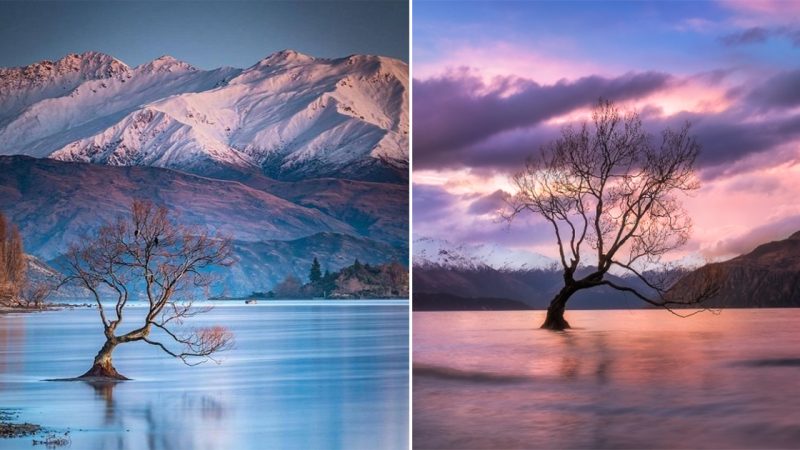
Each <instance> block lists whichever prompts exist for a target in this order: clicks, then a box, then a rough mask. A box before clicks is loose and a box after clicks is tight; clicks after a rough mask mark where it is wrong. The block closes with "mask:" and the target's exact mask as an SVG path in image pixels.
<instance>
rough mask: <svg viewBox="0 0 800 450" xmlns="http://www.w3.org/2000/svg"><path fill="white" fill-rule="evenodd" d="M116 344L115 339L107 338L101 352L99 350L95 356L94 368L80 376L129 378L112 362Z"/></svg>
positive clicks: (112, 378)
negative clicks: (118, 370)
mask: <svg viewBox="0 0 800 450" xmlns="http://www.w3.org/2000/svg"><path fill="white" fill-rule="evenodd" d="M116 346H117V342H116V341H115V340H113V339H108V340H106V343H105V344H103V347H102V348H101V349H100V351H99V352H97V356H95V357H94V364H92V368H91V369H89V370H88V371H87V372H86V373H85V374H83V375H81V376H79V377H78V378H108V379H110V380H128V379H129V378H127V377H125V376H124V375H121V374H120V373H119V372H117V369H115V368H114V365H113V364H112V363H111V353H112V352H113V351H114V348H115V347H116Z"/></svg>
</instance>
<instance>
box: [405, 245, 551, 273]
mask: <svg viewBox="0 0 800 450" xmlns="http://www.w3.org/2000/svg"><path fill="white" fill-rule="evenodd" d="M555 262H556V261H555V260H554V259H552V258H548V257H547V256H544V255H541V254H539V253H535V252H531V251H526V250H518V249H510V248H507V247H503V246H500V245H497V244H453V243H451V242H449V241H447V240H444V239H433V238H419V239H416V240H414V265H419V266H426V265H428V266H430V265H433V266H440V267H452V268H456V269H477V268H481V267H490V268H492V269H496V270H512V271H513V270H527V269H545V268H549V267H551V266H552V264H553V263H555Z"/></svg>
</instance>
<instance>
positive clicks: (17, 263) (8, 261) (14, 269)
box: [0, 213, 27, 306]
mask: <svg viewBox="0 0 800 450" xmlns="http://www.w3.org/2000/svg"><path fill="white" fill-rule="evenodd" d="M26 269H27V264H26V261H25V252H24V250H23V248H22V237H21V236H20V234H19V230H18V229H17V227H16V226H14V225H13V224H10V223H9V222H8V221H7V220H6V217H5V216H4V215H3V214H2V213H0V304H2V305H6V306H12V305H14V306H16V305H18V304H19V303H20V302H21V299H20V294H21V293H22V289H23V288H24V286H25V284H26Z"/></svg>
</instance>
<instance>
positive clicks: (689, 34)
mask: <svg viewBox="0 0 800 450" xmlns="http://www.w3.org/2000/svg"><path fill="white" fill-rule="evenodd" d="M456 5H457V7H456ZM413 13H414V17H413V25H414V30H413V38H414V41H413V43H414V48H413V55H414V60H413V63H414V66H413V71H414V91H413V95H414V98H413V100H414V103H413V107H414V110H413V117H414V119H413V120H414V128H413V130H414V136H413V154H414V156H413V157H414V202H413V203H414V234H415V238H420V237H433V238H442V239H448V240H450V241H453V242H457V243H474V244H478V243H501V244H503V245H506V246H508V247H513V248H520V249H528V250H533V251H537V252H540V253H543V254H546V255H549V256H553V254H554V250H555V247H554V245H553V243H552V237H551V235H550V233H548V232H546V231H544V228H542V227H541V226H540V223H539V222H538V221H537V219H536V218H534V217H529V218H526V219H525V221H523V222H521V223H516V224H515V225H513V226H512V227H511V228H510V229H509V228H508V227H507V226H504V225H503V224H501V223H499V222H498V220H497V215H496V213H495V211H496V210H497V209H498V208H500V207H501V206H502V204H503V202H502V200H503V197H504V196H505V195H508V192H511V187H510V183H509V179H508V178H509V176H510V174H511V173H513V172H514V171H516V170H518V169H519V168H521V164H522V163H523V162H524V160H525V158H526V157H527V156H529V155H531V154H533V153H534V152H535V151H536V150H537V149H538V148H539V147H540V146H541V145H542V144H543V143H545V142H548V141H549V140H551V139H552V138H553V137H555V136H556V135H557V134H558V133H559V130H560V128H561V127H562V126H563V125H564V124H567V123H572V122H575V121H582V120H584V119H585V118H586V117H587V112H588V110H589V108H590V107H591V105H592V104H594V103H595V102H596V101H597V99H598V98H599V97H601V96H602V97H604V98H609V99H612V100H614V101H616V102H617V103H618V104H619V105H621V106H622V107H623V108H635V109H636V110H638V111H639V112H640V114H641V115H642V117H643V119H644V121H645V124H646V125H647V126H648V127H649V128H651V129H652V130H653V132H657V131H659V130H660V129H662V128H664V127H665V126H668V125H680V124H682V123H683V122H685V121H687V120H688V121H690V122H691V123H692V125H693V128H692V129H693V133H694V134H695V135H696V136H697V137H698V139H699V141H700V143H701V144H702V146H703V151H702V153H701V157H700V159H699V161H698V164H699V168H700V172H699V175H700V178H701V180H702V182H703V187H702V189H701V190H700V191H699V192H697V193H695V194H694V195H693V196H692V197H690V198H686V199H685V200H684V204H685V205H686V206H687V208H688V210H689V212H690V214H691V215H692V217H693V221H694V231H693V237H692V240H691V241H690V242H689V244H687V245H686V247H685V248H684V250H683V251H682V252H680V253H676V254H674V255H672V256H673V257H674V258H682V257H687V258H689V260H691V261H699V260H700V259H702V258H726V257H731V256H733V255H736V254H740V253H742V252H747V251H749V250H751V249H752V248H753V247H754V246H755V245H757V244H759V243H763V242H765V241H769V240H774V239H780V238H785V237H787V236H788V235H789V234H791V233H792V232H794V231H797V230H800V202H797V198H798V196H800V165H798V164H797V162H798V161H800V2H789V1H763V2H754V1H738V0H735V1H719V2H711V1H709V2H699V1H691V2H674V1H670V2H639V1H637V2H623V1H618V2H486V3H484V2H458V3H454V2H449V1H448V2H445V1H438V2H431V1H421V2H415V3H414V9H413Z"/></svg>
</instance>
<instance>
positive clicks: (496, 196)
mask: <svg viewBox="0 0 800 450" xmlns="http://www.w3.org/2000/svg"><path fill="white" fill-rule="evenodd" d="M510 196H511V194H509V193H508V192H506V191H504V190H502V189H498V190H496V191H494V192H492V193H491V194H488V195H484V196H483V197H480V198H478V199H477V200H475V201H474V202H472V203H471V204H470V205H469V209H467V211H468V212H469V213H471V214H479V215H480V214H491V213H494V212H496V211H498V210H500V209H502V208H503V207H505V206H506V201H507V200H508V198H509V197H510Z"/></svg>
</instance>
